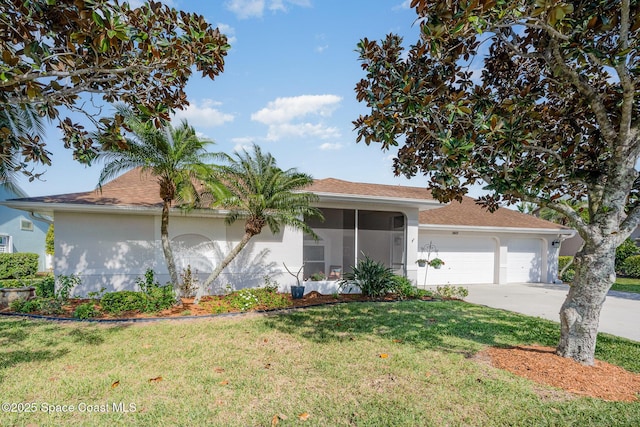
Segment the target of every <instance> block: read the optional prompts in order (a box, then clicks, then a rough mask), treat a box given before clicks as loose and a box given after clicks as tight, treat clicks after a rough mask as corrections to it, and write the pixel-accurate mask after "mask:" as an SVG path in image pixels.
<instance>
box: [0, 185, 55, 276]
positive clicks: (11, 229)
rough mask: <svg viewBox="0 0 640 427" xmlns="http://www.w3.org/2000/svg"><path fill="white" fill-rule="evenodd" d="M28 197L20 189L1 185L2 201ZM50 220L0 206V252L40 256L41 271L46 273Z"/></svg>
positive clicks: (0, 195)
mask: <svg viewBox="0 0 640 427" xmlns="http://www.w3.org/2000/svg"><path fill="white" fill-rule="evenodd" d="M16 197H27V195H26V194H25V193H24V192H23V191H22V190H21V189H20V188H19V187H16V191H11V190H9V189H8V188H6V187H5V186H3V185H1V184H0V200H8V199H14V198H16ZM49 223H50V220H49V219H48V218H40V217H37V216H35V215H31V213H30V212H25V211H23V210H17V209H12V208H9V207H7V206H0V252H2V253H13V252H31V253H35V254H38V261H39V266H38V270H39V271H46V270H47V265H46V256H45V250H44V249H45V237H46V235H47V230H48V229H49Z"/></svg>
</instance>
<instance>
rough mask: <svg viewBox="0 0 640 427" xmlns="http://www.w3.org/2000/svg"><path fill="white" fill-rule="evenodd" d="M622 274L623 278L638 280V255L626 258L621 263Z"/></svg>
mask: <svg viewBox="0 0 640 427" xmlns="http://www.w3.org/2000/svg"><path fill="white" fill-rule="evenodd" d="M622 273H623V274H624V275H625V276H629V277H633V278H635V279H640V255H633V256H630V257H628V258H627V259H625V260H624V262H623V263H622Z"/></svg>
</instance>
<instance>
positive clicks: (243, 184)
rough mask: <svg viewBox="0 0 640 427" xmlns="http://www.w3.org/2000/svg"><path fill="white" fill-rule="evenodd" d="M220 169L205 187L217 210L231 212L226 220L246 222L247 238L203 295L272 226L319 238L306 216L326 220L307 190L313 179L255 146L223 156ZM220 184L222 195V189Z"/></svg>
mask: <svg viewBox="0 0 640 427" xmlns="http://www.w3.org/2000/svg"><path fill="white" fill-rule="evenodd" d="M225 160H226V161H225V162H224V163H223V164H222V165H221V166H217V167H214V168H213V169H212V172H211V175H210V176H209V177H207V178H205V184H206V185H207V187H208V188H209V189H210V191H211V192H215V193H216V194H217V197H216V202H215V204H214V206H215V207H218V208H223V209H228V210H229V213H228V214H227V216H226V218H225V221H226V223H227V224H229V225H230V224H233V223H234V222H236V221H237V220H239V219H243V220H244V234H243V236H242V238H241V239H240V241H239V242H238V244H236V246H235V247H234V248H233V249H232V250H231V251H230V252H229V253H228V254H227V256H226V257H225V258H224V259H223V260H222V261H221V262H220V264H219V265H218V266H217V267H216V268H215V269H214V271H213V272H212V273H211V274H210V275H209V277H208V278H207V280H206V281H205V282H204V284H203V286H202V287H201V288H200V290H199V292H198V296H197V300H199V298H200V297H201V296H202V292H203V291H204V289H206V288H207V287H208V286H209V285H211V283H213V281H214V280H215V279H216V278H217V277H218V276H219V275H220V273H221V272H222V270H224V269H225V267H226V266H227V265H229V263H230V262H231V261H233V259H234V258H235V257H236V256H237V255H238V254H239V253H240V251H241V250H242V249H243V248H244V247H245V246H246V245H247V244H248V243H249V241H250V240H251V239H252V238H253V237H254V236H257V235H258V234H260V233H262V230H263V229H264V227H268V228H269V229H270V230H271V232H272V233H274V234H275V233H278V232H279V231H280V229H281V228H282V227H284V226H289V227H293V228H296V229H299V230H302V231H304V232H305V233H308V234H311V235H312V236H315V233H314V232H313V230H312V229H311V228H310V227H309V226H308V225H307V224H306V223H305V221H304V219H305V217H319V218H322V214H321V212H320V211H319V210H318V209H317V208H314V207H312V206H311V203H313V202H314V201H316V200H317V199H318V197H317V196H316V195H314V194H311V193H308V192H305V191H303V190H304V189H305V187H308V186H309V185H311V184H312V183H313V179H312V178H311V177H310V176H309V175H307V174H304V173H301V172H298V171H297V170H296V169H288V170H282V169H280V168H279V167H278V166H277V164H276V160H275V158H274V157H273V156H272V155H271V154H268V153H267V154H264V153H262V150H261V149H260V147H258V146H257V145H254V146H253V152H252V153H248V152H247V151H245V150H243V151H242V152H241V153H235V155H234V156H233V157H232V156H228V155H227V156H225ZM221 186H222V192H221V191H220V189H221Z"/></svg>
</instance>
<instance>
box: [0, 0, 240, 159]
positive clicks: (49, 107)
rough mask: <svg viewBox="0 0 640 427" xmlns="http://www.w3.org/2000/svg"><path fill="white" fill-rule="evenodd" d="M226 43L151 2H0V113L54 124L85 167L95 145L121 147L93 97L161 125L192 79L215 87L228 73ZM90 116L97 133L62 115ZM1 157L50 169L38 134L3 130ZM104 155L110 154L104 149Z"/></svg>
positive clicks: (203, 25) (197, 21)
mask: <svg viewBox="0 0 640 427" xmlns="http://www.w3.org/2000/svg"><path fill="white" fill-rule="evenodd" d="M228 48H229V46H228V44H227V38H226V36H224V35H223V34H221V33H220V31H219V30H218V29H217V28H212V27H211V25H210V24H209V23H207V22H206V21H205V19H204V18H203V17H202V16H200V15H197V14H193V13H185V12H182V11H177V10H175V9H171V8H169V7H167V6H166V5H163V4H162V3H159V2H154V1H151V2H149V3H147V4H145V5H144V6H142V7H138V8H131V7H130V6H129V4H128V3H122V4H118V2H112V1H89V0H84V1H83V0H57V1H52V0H4V1H3V2H1V3H0V52H1V56H0V112H2V110H5V109H10V108H14V109H15V108H21V107H22V106H25V105H30V106H32V107H34V108H35V109H36V110H37V111H38V113H39V114H40V115H41V116H46V117H48V118H49V119H51V120H55V121H57V123H58V127H59V128H60V129H61V131H62V133H63V135H64V145H65V147H67V148H71V149H73V154H74V158H76V159H77V160H78V161H80V162H83V163H90V162H91V160H93V159H94V157H95V156H96V153H97V152H98V149H99V148H100V147H99V144H98V141H97V140H98V138H96V137H95V136H94V135H100V136H111V137H110V138H103V140H104V141H109V142H110V144H118V145H122V147H121V148H123V147H125V146H126V141H125V140H124V138H123V137H122V136H121V132H120V126H121V124H122V120H123V118H122V117H121V116H120V115H118V114H116V115H115V117H111V118H105V117H102V115H101V113H102V111H100V110H99V109H98V110H96V109H95V108H93V107H91V101H93V98H92V96H94V95H96V94H97V96H100V97H101V98H102V101H106V102H107V103H113V102H115V101H120V102H122V103H125V104H127V105H129V106H130V107H132V108H133V109H134V111H136V112H138V113H139V114H140V115H143V116H146V117H147V118H151V119H154V120H155V122H156V124H157V125H160V124H161V121H162V119H168V118H169V113H170V112H171V110H172V109H175V108H182V107H184V106H185V105H187V99H186V95H185V92H184V87H185V85H186V83H187V80H188V78H189V77H190V75H191V73H192V72H193V71H198V72H201V73H202V75H203V76H206V77H209V78H211V79H213V78H214V77H215V76H217V75H218V74H219V73H221V72H222V71H223V68H224V57H225V55H226V53H227V50H228ZM61 110H64V111H65V113H63V115H66V113H67V112H80V113H84V115H85V116H86V117H88V118H89V119H90V120H91V121H92V122H93V125H94V126H95V127H96V130H97V133H93V132H89V131H86V130H85V129H84V128H83V126H81V125H79V124H77V123H74V122H72V120H71V119H70V118H69V117H63V115H61ZM0 130H1V131H2V132H0V150H1V151H2V152H5V151H7V150H9V149H13V150H15V149H17V148H19V149H20V150H21V152H22V155H23V157H24V160H25V161H29V162H37V163H42V164H50V152H49V151H48V150H47V148H46V145H45V143H44V142H43V141H42V140H41V138H40V137H39V136H38V135H36V134H26V135H21V136H20V138H19V139H18V140H16V138H10V133H9V132H8V131H7V132H5V130H6V129H5V128H4V127H3V128H2V129H0ZM105 148H109V147H105Z"/></svg>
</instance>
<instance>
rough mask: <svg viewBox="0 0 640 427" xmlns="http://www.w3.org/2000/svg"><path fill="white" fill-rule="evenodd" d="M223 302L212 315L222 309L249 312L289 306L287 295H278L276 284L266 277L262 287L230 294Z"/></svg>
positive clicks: (214, 309)
mask: <svg viewBox="0 0 640 427" xmlns="http://www.w3.org/2000/svg"><path fill="white" fill-rule="evenodd" d="M223 301H224V303H221V304H217V305H216V306H214V307H213V311H214V313H216V312H219V311H217V310H221V309H222V308H223V307H227V308H229V307H230V308H232V309H236V310H240V311H249V310H270V309H274V308H285V307H289V306H290V305H291V301H290V300H289V298H288V296H287V295H284V294H281V293H278V282H275V281H274V282H272V281H271V280H270V279H269V278H268V277H267V276H265V286H264V287H262V288H247V289H241V290H239V291H234V292H231V293H230V294H228V295H226V296H225V297H224V299H223ZM227 311H228V310H227Z"/></svg>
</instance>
